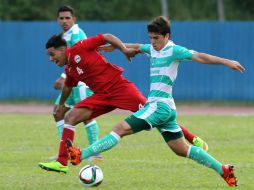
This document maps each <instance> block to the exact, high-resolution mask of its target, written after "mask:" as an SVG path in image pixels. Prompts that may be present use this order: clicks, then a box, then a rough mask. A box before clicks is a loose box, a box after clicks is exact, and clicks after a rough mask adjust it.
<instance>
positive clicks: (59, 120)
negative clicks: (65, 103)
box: [53, 94, 70, 139]
mask: <svg viewBox="0 0 254 190" xmlns="http://www.w3.org/2000/svg"><path fill="white" fill-rule="evenodd" d="M60 98H61V94H59V96H58V97H57V99H56V101H55V105H54V108H53V117H54V119H55V122H56V128H57V134H58V137H59V139H61V137H62V133H63V127H64V115H65V113H66V112H67V111H68V110H69V109H70V108H68V107H65V108H64V109H65V110H64V111H63V112H61V113H60V114H57V113H56V108H57V106H58V105H59V102H60Z"/></svg>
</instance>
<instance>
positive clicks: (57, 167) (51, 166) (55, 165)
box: [39, 161, 69, 173]
mask: <svg viewBox="0 0 254 190" xmlns="http://www.w3.org/2000/svg"><path fill="white" fill-rule="evenodd" d="M39 167H41V168H42V169H44V170H47V171H54V172H63V173H67V171H68V169H69V167H68V166H64V165H62V164H61V163H60V162H58V161H52V162H45V163H42V162H41V163H39Z"/></svg>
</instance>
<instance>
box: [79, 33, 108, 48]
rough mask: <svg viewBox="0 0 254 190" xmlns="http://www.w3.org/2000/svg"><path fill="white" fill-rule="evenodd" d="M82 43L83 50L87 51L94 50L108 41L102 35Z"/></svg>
mask: <svg viewBox="0 0 254 190" xmlns="http://www.w3.org/2000/svg"><path fill="white" fill-rule="evenodd" d="M80 43H81V47H82V48H84V49H86V50H94V49H96V48H97V47H99V46H101V45H104V44H105V43H106V40H105V38H104V36H103V35H102V34H98V35H97V36H93V37H90V38H87V39H85V40H81V41H80Z"/></svg>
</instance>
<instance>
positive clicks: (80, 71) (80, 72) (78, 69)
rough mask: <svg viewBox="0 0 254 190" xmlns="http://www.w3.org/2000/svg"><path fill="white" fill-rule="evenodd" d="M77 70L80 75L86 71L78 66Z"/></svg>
mask: <svg viewBox="0 0 254 190" xmlns="http://www.w3.org/2000/svg"><path fill="white" fill-rule="evenodd" d="M76 69H77V72H78V74H79V75H82V74H83V73H84V71H83V70H82V69H80V68H79V67H77V68H76Z"/></svg>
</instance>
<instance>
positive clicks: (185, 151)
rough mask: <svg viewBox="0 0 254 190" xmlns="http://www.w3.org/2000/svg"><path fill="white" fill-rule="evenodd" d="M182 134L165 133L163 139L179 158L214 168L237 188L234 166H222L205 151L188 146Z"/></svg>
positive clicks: (230, 184) (229, 183)
mask: <svg viewBox="0 0 254 190" xmlns="http://www.w3.org/2000/svg"><path fill="white" fill-rule="evenodd" d="M180 133H181V132H178V133H170V132H168V133H164V135H163V137H164V139H165V141H167V144H168V146H169V147H170V148H171V149H172V150H173V151H174V152H175V153H176V154H177V155H179V156H183V157H188V158H190V159H192V160H194V161H196V162H197V163H199V164H201V165H204V166H206V167H208V168H212V169H213V170H214V171H216V172H217V173H218V174H219V175H220V176H222V178H223V179H224V180H225V181H226V182H227V183H228V185H229V186H236V185H237V179H236V177H235V175H234V170H233V166H231V165H222V164H221V163H220V162H219V161H218V160H216V159H215V158H214V157H212V156H211V155H210V154H208V153H207V152H205V151H204V150H203V149H201V148H199V147H196V146H192V145H188V144H187V143H186V141H185V139H184V138H183V135H182V137H180V136H181V134H180Z"/></svg>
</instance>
